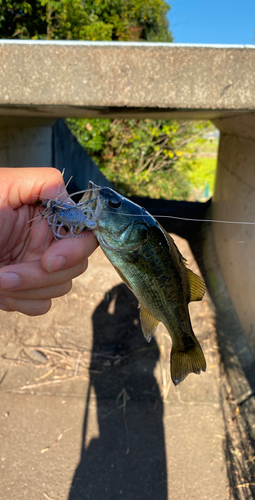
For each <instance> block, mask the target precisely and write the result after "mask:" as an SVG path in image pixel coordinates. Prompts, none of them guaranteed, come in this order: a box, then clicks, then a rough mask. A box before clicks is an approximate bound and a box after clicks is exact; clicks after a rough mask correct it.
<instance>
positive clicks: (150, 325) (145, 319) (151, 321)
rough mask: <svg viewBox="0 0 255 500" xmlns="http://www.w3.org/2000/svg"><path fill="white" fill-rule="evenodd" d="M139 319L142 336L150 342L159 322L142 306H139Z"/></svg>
mask: <svg viewBox="0 0 255 500" xmlns="http://www.w3.org/2000/svg"><path fill="white" fill-rule="evenodd" d="M140 320H141V327H142V331H143V334H144V337H145V338H146V340H147V342H150V341H151V339H152V337H153V335H154V333H155V331H156V328H157V326H158V324H159V320H158V319H156V318H154V316H152V314H151V313H150V312H149V311H147V309H145V307H143V306H140Z"/></svg>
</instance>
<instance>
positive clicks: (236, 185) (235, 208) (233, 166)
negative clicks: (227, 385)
mask: <svg viewBox="0 0 255 500" xmlns="http://www.w3.org/2000/svg"><path fill="white" fill-rule="evenodd" d="M216 125H218V126H219V127H220V128H221V130H222V132H221V136H220V144H219V151H218V166H217V175H216V184H215V189H214V195H213V203H212V219H216V220H223V221H224V220H225V221H232V222H248V223H251V224H219V223H215V224H213V225H212V227H213V240H214V245H215V250H216V254H217V258H218V263H219V266H220V268H221V272H222V275H223V278H224V280H225V283H226V286H227V289H228V291H229V294H230V297H231V299H232V302H233V304H234V306H235V309H236V311H237V314H238V317H239V320H240V322H241V325H242V328H243V331H244V333H245V335H246V339H247V341H248V343H249V345H250V349H251V351H252V353H253V356H254V357H255V308H254V297H255V261H254V245H255V218H254V213H255V120H254V115H249V114H248V115H240V117H235V118H234V119H231V120H230V119H220V120H218V121H216Z"/></svg>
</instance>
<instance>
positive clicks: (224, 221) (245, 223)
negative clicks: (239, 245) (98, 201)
mask: <svg viewBox="0 0 255 500" xmlns="http://www.w3.org/2000/svg"><path fill="white" fill-rule="evenodd" d="M102 212H105V213H108V210H102ZM116 215H117V214H116ZM121 215H125V216H129V217H134V216H135V217H149V216H151V217H164V218H167V219H176V220H184V221H185V220H187V221H190V222H219V223H221V224H244V225H251V226H255V222H247V221H232V220H217V219H190V218H187V217H177V216H176V215H161V214H156V215H152V214H150V213H149V212H148V215H146V214H126V213H121Z"/></svg>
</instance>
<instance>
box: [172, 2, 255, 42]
mask: <svg viewBox="0 0 255 500" xmlns="http://www.w3.org/2000/svg"><path fill="white" fill-rule="evenodd" d="M166 1H167V3H169V4H170V5H171V10H170V11H169V13H168V18H169V20H170V29H171V31H172V33H173V36H174V42H176V43H219V44H245V45H254V44H255V41H254V38H255V33H254V30H255V0H166Z"/></svg>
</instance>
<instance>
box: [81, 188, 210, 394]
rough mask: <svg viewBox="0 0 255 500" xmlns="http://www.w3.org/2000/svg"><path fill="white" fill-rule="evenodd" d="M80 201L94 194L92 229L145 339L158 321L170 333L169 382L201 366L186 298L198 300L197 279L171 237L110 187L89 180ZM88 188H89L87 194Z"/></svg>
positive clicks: (199, 281)
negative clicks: (134, 302)
mask: <svg viewBox="0 0 255 500" xmlns="http://www.w3.org/2000/svg"><path fill="white" fill-rule="evenodd" d="M89 188H90V191H88V192H87V193H85V195H84V196H83V198H82V199H81V202H83V201H87V200H88V199H89V197H92V196H93V198H96V201H95V206H94V208H93V209H94V214H93V222H94V223H95V224H94V226H95V227H94V228H93V229H92V231H93V233H94V235H95V236H96V238H97V240H98V242H99V244H100V246H101V248H102V250H103V252H104V253H105V255H106V257H107V258H108V259H109V261H110V262H111V263H112V265H113V266H114V267H115V269H116V271H117V272H118V274H119V275H120V277H121V279H122V280H123V281H124V283H126V285H127V286H128V287H129V288H130V290H131V291H132V292H133V293H134V295H135V296H136V298H137V299H138V301H139V305H140V319H141V326H142V331H143V334H144V336H145V338H146V340H147V341H148V342H150V340H151V339H152V337H153V334H154V332H155V330H156V328H157V325H158V323H159V322H160V321H161V322H162V323H163V324H164V325H165V327H166V328H167V330H168V332H169V334H170V336H171V338H172V351H171V377H172V381H173V383H174V384H175V385H177V384H179V383H180V382H181V381H182V380H184V379H185V377H186V376H187V375H188V374H189V373H191V372H194V373H197V374H199V373H200V371H201V370H202V371H205V370H206V361H205V358H204V354H203V351H202V349H201V346H200V344H199V342H198V340H197V338H196V337H195V335H194V333H193V330H192V326H191V322H190V316H189V310H188V303H189V302H191V301H193V300H201V299H202V297H203V295H204V292H205V284H204V282H203V280H202V279H201V278H200V277H199V276H197V275H196V274H194V273H193V272H192V271H191V270H190V269H188V268H187V267H186V260H185V259H184V257H183V256H182V255H181V254H180V252H179V250H178V248H177V246H176V245H175V243H174V240H173V239H172V238H171V236H170V235H169V234H168V233H167V232H166V231H165V230H164V229H163V227H162V226H161V225H160V224H159V223H158V222H157V221H156V220H155V219H154V218H153V217H152V216H151V215H150V214H149V213H148V212H147V211H146V210H145V209H143V208H142V207H140V206H139V205H136V204H135V203H133V202H131V201H130V200H128V199H127V198H124V197H123V196H121V195H120V194H118V193H116V192H115V191H113V189H110V188H104V187H102V188H101V187H99V186H96V185H95V184H93V183H91V182H90V184H89ZM88 193H89V194H88Z"/></svg>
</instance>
